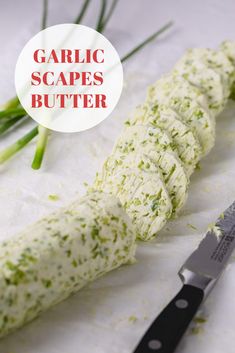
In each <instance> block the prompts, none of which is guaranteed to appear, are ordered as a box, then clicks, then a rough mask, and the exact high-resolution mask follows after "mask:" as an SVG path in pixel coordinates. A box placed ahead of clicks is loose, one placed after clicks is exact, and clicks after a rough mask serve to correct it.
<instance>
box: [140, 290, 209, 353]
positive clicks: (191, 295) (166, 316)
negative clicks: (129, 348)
mask: <svg viewBox="0 0 235 353" xmlns="http://www.w3.org/2000/svg"><path fill="white" fill-rule="evenodd" d="M203 296H204V292H203V290H202V289H199V288H196V287H194V286H190V285H188V284H185V285H184V286H183V287H182V289H181V290H180V292H179V293H178V294H177V295H176V297H175V298H174V299H173V300H172V301H171V302H170V303H169V304H168V305H167V307H166V308H165V309H164V310H163V311H162V312H161V313H160V315H159V316H158V317H157V318H156V320H155V321H154V322H153V323H152V325H151V326H150V328H149V329H148V331H147V332H146V333H145V335H144V337H143V338H142V340H141V341H140V343H139V345H138V346H137V348H136V349H135V351H134V353H172V352H174V350H175V348H176V346H177V344H178V343H179V341H180V339H181V337H182V336H183V334H184V332H185V331H186V329H187V327H188V325H189V323H190V322H191V320H192V318H193V317H194V315H195V313H196V311H197V309H198V308H199V306H200V304H201V303H202V300H203Z"/></svg>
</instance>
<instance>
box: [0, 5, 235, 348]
mask: <svg viewBox="0 0 235 353" xmlns="http://www.w3.org/2000/svg"><path fill="white" fill-rule="evenodd" d="M78 5H79V4H78V2H77V1H72V0H69V1H66V5H65V2H63V1H62V0H61V1H56V0H53V1H51V2H50V10H51V15H50V23H51V24H55V23H62V22H70V21H71V19H73V17H74V14H75V13H76V11H77V9H78ZM98 5H99V2H98V1H95V2H94V3H93V8H92V9H91V10H90V12H89V14H88V16H87V18H86V21H85V24H88V25H93V24H94V22H95V20H94V17H95V16H94V13H95V11H96V12H97V11H98ZM1 8H2V10H1V13H0V24H1V33H0V41H1V47H2V50H1V53H0V64H1V66H0V77H1V87H0V98H1V101H2V102H4V100H5V99H7V98H10V97H11V96H12V95H13V93H14V86H13V72H14V65H15V62H16V59H17V55H18V54H19V52H20V49H21V48H22V46H23V45H24V43H25V42H26V41H27V40H28V39H29V38H30V37H31V36H32V35H33V34H34V33H36V32H37V30H38V28H39V17H40V14H39V12H40V10H41V8H40V2H32V1H30V0H24V1H20V2H17V1H13V0H10V1H8V2H7V3H5V2H3V1H1ZM234 12H235V3H234V1H233V0H226V1H223V2H221V1H220V0H214V1H212V0H208V1H206V2H205V1H202V0H200V1H188V0H178V1H177V2H176V1H173V0H167V1H166V0H165V1H163V0H161V1H154V0H151V1H150V0H148V1H141V0H138V1H137V0H135V1H134V0H129V1H128V2H126V1H120V4H119V5H118V6H117V10H116V13H115V14H114V16H113V18H112V21H111V23H110V25H109V26H108V28H107V31H106V33H105V34H106V35H107V37H108V38H109V39H110V40H111V41H112V43H113V44H114V45H115V46H116V48H117V49H118V50H119V52H120V54H124V53H125V52H127V50H128V48H131V47H133V46H134V45H135V44H137V43H138V42H139V41H140V40H141V39H144V38H145V37H146V36H147V35H148V34H150V33H152V32H153V31H154V30H156V29H157V28H158V27H160V26H161V25H163V24H164V23H165V22H166V21H167V20H169V19H173V20H175V26H174V28H173V29H172V30H171V31H169V33H168V34H165V35H163V36H162V37H161V39H159V40H158V41H156V42H155V43H154V44H151V45H149V46H148V48H146V49H145V50H143V51H142V52H141V53H140V54H138V55H136V56H135V57H134V58H133V59H132V60H130V62H129V63H127V64H126V65H125V67H124V70H125V87H124V90H123V94H122V97H121V100H120V102H119V104H118V107H117V109H116V110H115V111H114V112H113V114H112V116H111V117H110V118H108V119H107V120H106V121H105V122H103V123H102V124H101V125H100V126H98V127H96V128H93V129H91V130H89V131H87V132H83V133H80V134H58V133H53V134H52V136H51V138H50V141H49V145H48V149H47V153H46V158H45V163H44V165H43V168H42V169H41V170H39V171H33V170H32V169H31V168H30V163H31V160H32V156H33V153H34V143H31V144H30V146H28V147H27V148H25V150H24V151H23V152H21V153H19V154H18V155H17V156H16V157H15V158H13V159H12V160H11V161H10V162H9V163H6V164H5V165H4V166H1V168H0V240H2V239H6V238H9V237H11V236H12V235H13V234H14V233H15V232H18V231H20V230H21V229H23V228H24V227H25V226H27V225H28V224H30V223H31V222H33V221H35V220H37V219H38V218H40V217H42V216H44V215H46V214H47V213H49V212H51V211H52V210H54V209H57V208H58V207H61V206H62V205H65V204H67V203H69V202H70V201H71V200H74V199H76V198H77V197H78V196H80V195H82V194H83V193H84V191H85V187H84V185H83V183H84V182H88V183H89V182H91V181H92V180H93V177H94V175H95V172H96V171H97V170H98V169H99V167H100V166H101V164H102V161H103V160H104V159H105V157H106V156H107V155H108V153H109V152H110V151H111V148H112V145H113V142H114V139H115V138H116V136H117V135H118V134H119V133H120V131H121V129H122V123H123V121H124V120H125V119H126V117H127V115H128V113H129V112H130V111H131V110H132V109H133V108H134V107H135V105H136V104H138V103H140V102H141V101H142V100H143V99H144V96H145V92H146V88H147V85H148V84H150V83H151V82H153V81H154V80H156V79H158V78H159V77H160V76H161V75H162V74H163V73H165V72H167V71H169V70H170V69H171V67H172V66H173V64H174V63H175V62H176V60H177V59H178V58H179V57H180V56H181V55H182V54H183V52H184V50H185V49H186V48H187V47H193V46H201V47H203V46H210V47H215V46H216V45H218V44H219V43H220V42H221V41H222V40H224V39H226V38H231V39H234V40H235V37H234V30H235V24H234V18H233V16H234ZM120 21H121V22H120ZM28 125H29V124H27V126H26V125H25V124H23V125H22V126H21V127H20V128H19V130H18V131H17V133H15V134H14V136H12V135H11V136H10V137H4V138H2V139H1V140H0V147H1V148H2V147H4V146H6V145H7V144H9V143H10V142H12V141H13V140H15V139H16V138H17V137H18V136H20V135H21V134H22V133H23V132H26V131H27V130H28V129H29V126H28ZM234 180H235V103H233V102H230V103H229V105H228V107H227V109H226V110H225V112H224V113H223V114H222V115H221V116H220V117H219V118H218V124H217V141H216V146H215V148H214V149H213V151H212V152H211V153H210V155H209V156H208V157H207V158H205V159H204V160H203V161H202V163H201V170H198V171H196V172H195V174H194V175H193V177H192V182H191V186H190V193H189V199H188V202H187V204H186V206H185V207H184V209H183V211H182V212H181V215H180V218H179V219H177V220H174V221H172V222H171V223H168V224H167V226H166V227H165V228H164V230H163V231H162V232H161V234H160V235H159V237H158V238H157V239H156V240H155V241H153V242H151V243H145V244H144V243H141V244H139V247H138V251H137V262H136V264H134V265H129V266H124V267H122V268H120V269H119V270H117V271H114V272H112V273H109V274H108V275H106V276H105V277H103V278H101V279H100V280H98V281H96V282H94V283H92V284H91V285H89V286H88V287H86V288H85V289H83V290H82V291H80V292H79V293H78V294H77V295H74V296H73V297H72V298H70V299H69V300H67V301H65V302H63V303H62V304H60V305H57V306H56V307H54V308H53V309H51V310H49V311H48V312H47V313H45V314H43V315H42V316H41V317H40V318H38V319H36V320H35V321H34V322H32V323H31V324H28V325H27V326H25V327H24V328H22V329H21V330H19V331H17V332H16V333H14V334H11V335H10V336H8V337H7V338H5V339H3V340H1V341H0V352H1V353H90V352H93V353H131V352H132V350H133V349H134V347H135V345H136V344H137V342H138V340H139V339H140V337H141V335H142V334H143V333H144V331H145V329H147V327H148V325H149V324H150V323H151V321H152V320H153V319H154V318H155V316H156V315H157V314H158V313H159V312H160V311H161V310H162V309H163V307H164V306H165V305H166V304H167V303H168V301H169V300H170V299H171V298H172V297H173V296H174V295H175V294H176V293H177V291H178V290H179V288H180V285H181V284H180V281H179V279H178V277H177V270H178V269H179V268H180V266H181V264H182V263H183V261H184V260H185V259H186V258H187V257H188V255H189V254H190V253H191V252H192V251H193V250H194V249H195V247H196V246H197V245H198V243H199V242H200V240H201V238H202V236H203V234H204V232H205V231H206V228H207V225H208V224H210V223H211V222H213V221H214V220H215V219H216V217H217V216H218V215H219V214H220V213H221V212H222V211H223V210H224V209H225V208H226V207H227V206H228V205H229V204H230V203H232V201H233V200H234V198H235V182H234ZM51 194H52V195H57V196H58V198H59V199H58V200H57V201H52V200H51V199H50V198H49V195H51ZM233 261H234V257H233V259H232V261H231V264H230V265H229V266H228V267H227V269H226V271H225V273H224V275H223V276H222V278H221V279H220V281H219V283H218V284H217V286H216V288H215V289H214V291H213V292H212V294H211V296H210V297H209V298H208V300H207V302H206V303H205V304H204V305H203V308H202V310H201V312H200V313H199V314H198V317H199V320H198V321H205V322H203V323H202V322H201V323H196V322H194V323H193V324H192V325H191V327H190V329H189V330H188V332H187V335H186V336H185V338H184V339H183V340H182V342H181V344H180V346H179V348H178V352H180V353H199V352H203V353H234V339H235V333H234V330H235V302H234V295H235V263H234V262H233Z"/></svg>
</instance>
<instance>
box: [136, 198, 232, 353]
mask: <svg viewBox="0 0 235 353" xmlns="http://www.w3.org/2000/svg"><path fill="white" fill-rule="evenodd" d="M234 247H235V201H234V202H233V204H232V205H231V206H230V207H229V208H228V209H227V210H226V211H225V212H224V213H223V214H222V215H220V217H219V218H218V220H217V222H216V224H215V225H214V226H213V227H211V229H210V230H208V232H207V233H206V236H205V237H204V238H203V240H202V241H201V243H200V244H199V247H198V248H197V249H196V250H195V251H194V252H193V253H192V254H191V255H190V257H189V258H188V259H187V260H186V262H185V263H184V265H183V266H182V267H181V269H180V270H179V272H178V274H179V277H180V279H181V281H182V283H183V287H182V289H181V290H180V292H179V293H178V294H177V295H176V296H175V298H174V299H173V300H172V301H171V302H170V303H169V304H168V305H167V306H166V308H165V309H164V310H163V311H162V312H161V313H160V315H159V316H158V317H157V318H156V320H155V321H154V322H153V323H152V325H151V326H150V328H149V329H148V331H147V332H146V333H145V335H144V336H143V338H142V339H141V341H140V342H139V344H138V346H137V347H136V349H135V351H134V353H154V352H156V353H172V352H174V350H175V348H176V346H177V344H178V343H179V341H180V339H181V337H182V336H183V334H184V333H185V331H186V329H187V327H188V325H189V323H190V322H191V320H192V319H193V317H194V315H195V314H196V312H197V310H198V308H199V306H200V305H201V303H202V302H203V301H204V300H205V299H206V298H207V296H208V294H209V293H210V291H211V290H212V288H213V287H214V285H215V283H216V281H217V280H218V279H219V277H220V275H221V274H222V272H223V270H224V268H225V266H226V264H227V262H228V260H229V258H230V256H231V254H232V252H233V249H234Z"/></svg>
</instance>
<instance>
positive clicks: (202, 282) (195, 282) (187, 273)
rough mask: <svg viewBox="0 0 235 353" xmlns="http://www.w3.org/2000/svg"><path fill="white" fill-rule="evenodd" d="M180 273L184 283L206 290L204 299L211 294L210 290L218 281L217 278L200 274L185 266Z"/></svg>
mask: <svg viewBox="0 0 235 353" xmlns="http://www.w3.org/2000/svg"><path fill="white" fill-rule="evenodd" d="M178 274H179V277H180V279H181V281H182V283H183V284H188V285H191V286H194V287H196V288H200V289H202V290H203V292H204V299H205V298H206V297H207V296H208V295H209V293H210V291H211V290H212V288H213V287H214V285H215V283H216V279H215V278H211V277H207V276H205V275H200V274H198V273H195V272H193V271H191V270H189V269H187V268H185V267H182V268H181V269H180V271H179V272H178Z"/></svg>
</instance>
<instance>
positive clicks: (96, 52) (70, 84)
mask: <svg viewBox="0 0 235 353" xmlns="http://www.w3.org/2000/svg"><path fill="white" fill-rule="evenodd" d="M15 86H16V91H17V95H18V97H19V100H20V102H21V104H22V106H23V108H24V109H25V110H26V112H27V113H28V114H29V115H30V116H31V117H32V118H33V119H34V120H36V121H37V122H38V123H39V124H40V125H43V126H45V127H47V128H49V129H51V130H55V131H60V132H78V131H83V130H87V129H89V128H91V127H93V126H96V125H97V124H99V123H100V122H101V121H103V120H104V119H105V118H107V117H108V116H109V115H110V113H111V112H112V111H113V109H114V108H115V106H116V104H117V102H118V100H119V98H120V95H121V92H122V86H123V70H122V64H121V62H120V58H119V56H118V53H117V51H116V50H115V48H114V47H113V46H112V44H111V43H110V42H109V41H108V40H107V38H105V37H104V36H103V35H102V34H100V33H98V32H97V31H95V30H93V29H91V28H89V27H86V26H82V25H75V24H62V25H56V26H52V27H48V28H47V29H45V30H43V31H41V32H39V33H38V34H36V35H35V36H34V37H33V38H31V39H30V40H29V42H28V43H27V44H26V45H25V47H24V48H23V50H22V52H21V53H20V56H19V58H18V61H17V64H16V69H15Z"/></svg>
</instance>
